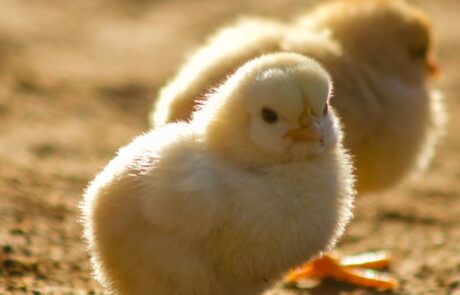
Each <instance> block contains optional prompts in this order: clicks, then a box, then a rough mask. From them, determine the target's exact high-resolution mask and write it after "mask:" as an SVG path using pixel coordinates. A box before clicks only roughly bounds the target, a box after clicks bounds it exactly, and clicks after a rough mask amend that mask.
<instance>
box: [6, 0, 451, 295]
mask: <svg viewBox="0 0 460 295" xmlns="http://www.w3.org/2000/svg"><path fill="white" fill-rule="evenodd" d="M313 2H318V1H306V0H270V1H264V0H249V1H244V0H238V1H235V0H233V1H230V0H228V1H213V0H198V1H187V0H168V1H167V0H132V1H129V0H94V1H84V0H81V1H60V0H38V1H27V0H0V294H22V293H27V294H99V293H102V289H101V287H100V286H98V284H97V283H96V282H95V281H94V280H93V279H92V277H91V270H90V267H89V263H88V256H87V254H86V252H85V245H84V243H83V241H82V239H81V227H80V225H79V224H78V222H77V220H78V207H77V206H78V202H79V200H80V198H81V195H82V191H83V189H84V188H85V186H86V185H87V183H88V181H89V180H91V179H92V178H93V177H94V175H95V174H96V173H97V172H98V171H99V169H100V168H101V167H103V166H104V165H105V164H106V163H107V161H108V160H109V159H110V158H112V157H113V155H114V152H115V151H116V150H117V148H118V147H120V146H122V145H124V144H126V143H128V142H129V141H130V140H131V139H132V138H133V137H134V136H136V135H137V134H139V133H140V132H142V131H145V130H147V128H148V124H147V114H148V112H149V109H150V106H151V103H152V101H153V99H154V98H155V96H156V93H157V91H158V89H159V87H161V85H163V84H164V83H165V82H166V81H167V79H168V78H170V77H171V75H172V74H173V73H174V71H175V70H176V69H177V67H178V66H179V65H180V63H181V62H182V61H183V60H184V58H185V57H186V56H187V54H189V53H190V52H191V51H192V50H193V49H194V48H196V46H198V45H199V44H200V43H201V42H203V40H204V38H205V36H206V34H208V33H209V32H211V31H213V30H214V29H215V28H216V27H217V26H219V25H221V24H224V23H225V22H227V21H229V20H231V19H233V18H234V17H236V16H237V15H239V14H241V13H245V14H257V15H266V16H275V17H281V18H285V17H288V16H292V15H295V14H297V13H299V12H301V11H303V10H304V9H306V8H308V6H309V5H310V4H311V3H313ZM415 2H416V3H418V4H420V5H421V6H422V7H424V8H425V9H426V10H427V11H428V13H429V14H430V15H431V16H432V17H433V20H434V23H435V25H436V33H437V41H438V58H439V61H440V63H441V65H442V69H443V77H442V79H441V80H440V81H439V82H436V85H434V86H435V87H436V88H439V89H441V90H442V91H443V93H444V95H445V98H446V104H447V106H448V110H449V115H450V121H449V124H448V130H447V131H448V134H447V136H446V137H445V138H444V140H443V141H442V142H441V144H440V147H439V149H438V154H437V157H436V159H435V161H434V162H433V164H432V166H431V167H430V169H429V171H428V172H427V173H425V174H424V175H423V176H422V177H421V178H419V179H416V180H410V181H406V182H405V183H404V184H403V185H402V186H401V187H399V188H396V189H394V190H392V191H391V192H388V193H385V194H379V195H372V196H368V197H366V198H362V199H359V200H358V202H357V208H356V218H355V219H354V220H353V222H352V224H351V226H350V227H349V229H348V231H347V234H346V236H345V238H344V239H343V240H342V241H341V243H340V245H339V249H340V251H342V252H344V253H355V252H359V251H366V250H370V249H381V248H385V249H388V250H390V251H391V252H392V253H393V255H394V258H395V261H394V263H393V265H392V266H391V268H390V271H391V272H392V273H393V274H394V275H395V276H397V277H398V279H399V280H400V281H401V285H402V286H401V289H400V290H399V291H398V292H395V293H388V294H460V227H459V225H460V181H459V180H460V154H459V151H460V133H459V132H458V130H460V100H459V99H458V96H457V93H458V92H460V70H459V69H460V57H459V56H460V55H459V52H460V33H459V32H460V21H459V18H460V1H458V0H438V1H432V0H420V1H415ZM276 293H279V294H374V293H375V291H373V290H370V289H360V288H354V287H351V286H348V285H346V284H342V283H336V282H332V281H325V282H323V283H322V284H320V285H319V286H316V287H314V288H311V289H307V290H295V291H292V290H280V291H279V292H276Z"/></svg>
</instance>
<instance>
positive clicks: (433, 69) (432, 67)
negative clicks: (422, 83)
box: [426, 56, 441, 78]
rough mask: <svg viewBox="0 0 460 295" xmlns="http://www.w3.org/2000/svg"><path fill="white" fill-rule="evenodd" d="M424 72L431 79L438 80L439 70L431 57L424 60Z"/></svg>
mask: <svg viewBox="0 0 460 295" xmlns="http://www.w3.org/2000/svg"><path fill="white" fill-rule="evenodd" d="M426 70H427V72H428V74H429V75H430V76H431V77H434V78H439V76H440V74H441V70H440V68H439V66H438V64H437V63H436V62H435V61H434V59H433V57H432V56H430V57H428V58H427V60H426Z"/></svg>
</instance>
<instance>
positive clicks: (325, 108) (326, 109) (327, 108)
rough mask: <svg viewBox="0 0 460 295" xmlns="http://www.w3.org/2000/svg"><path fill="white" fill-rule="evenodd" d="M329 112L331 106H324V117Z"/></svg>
mask: <svg viewBox="0 0 460 295" xmlns="http://www.w3.org/2000/svg"><path fill="white" fill-rule="evenodd" d="M328 112H329V104H328V103H326V105H325V106H324V110H323V116H326V115H327V113H328Z"/></svg>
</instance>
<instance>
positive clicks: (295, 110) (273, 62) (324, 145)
mask: <svg viewBox="0 0 460 295" xmlns="http://www.w3.org/2000/svg"><path fill="white" fill-rule="evenodd" d="M331 90H332V83H331V79H330V77H329V75H328V73H327V72H326V71H325V70H324V69H323V68H322V67H321V66H320V65H319V64H318V63H317V62H316V61H314V60H313V59H311V58H307V57H305V56H302V55H299V54H295V53H275V54H270V55H265V56H262V57H259V58H256V59H254V60H251V61H249V62H248V63H246V64H245V65H243V66H242V67H241V68H240V69H238V70H237V71H236V72H235V73H234V74H233V75H232V76H231V77H230V78H229V79H228V80H227V81H226V82H225V83H224V84H222V85H221V87H219V88H218V89H217V90H216V92H215V93H213V94H211V95H210V97H209V98H208V100H207V102H206V104H205V105H204V106H203V107H202V109H201V110H199V111H198V112H196V113H195V115H194V119H193V122H194V123H195V124H197V123H198V124H200V125H201V126H202V130H203V132H204V133H203V134H204V138H205V141H206V142H207V144H208V145H209V146H210V147H211V148H212V149H214V150H215V151H217V152H219V153H222V154H225V155H226V156H227V157H230V158H233V159H234V160H236V161H238V162H240V163H244V164H249V165H265V164H273V163H283V162H289V161H292V160H295V159H304V158H306V157H308V156H316V155H319V154H321V153H322V152H323V151H325V150H327V149H328V148H330V147H331V146H334V145H335V143H336V142H337V141H338V136H339V133H338V132H339V131H338V126H337V124H338V123H337V121H336V120H335V117H334V113H333V111H332V110H330V109H329V105H328V101H329V98H330V95H331Z"/></svg>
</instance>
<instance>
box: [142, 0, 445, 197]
mask: <svg viewBox="0 0 460 295" xmlns="http://www.w3.org/2000/svg"><path fill="white" fill-rule="evenodd" d="M432 39H433V37H432V26H431V23H430V21H429V19H428V17H427V16H426V15H425V14H424V13H423V12H422V11H420V10H419V9H417V8H415V7H413V6H411V5H409V4H407V3H405V2H403V1H399V0H351V1H334V2H330V3H327V4H323V5H320V6H318V7H317V8H316V9H315V10H313V11H312V12H310V13H308V14H306V15H304V16H302V17H300V18H299V19H298V20H296V21H295V22H293V23H291V24H284V23H280V22H276V21H272V20H266V19H246V20H243V21H240V22H237V23H236V24H235V25H234V26H230V27H227V28H224V29H222V30H220V31H219V32H217V34H216V35H215V36H213V37H212V38H211V39H210V40H209V41H208V42H207V44H206V45H205V46H204V47H203V48H201V49H200V50H198V51H197V53H196V54H195V55H193V56H192V57H191V59H190V60H189V62H187V63H186V64H185V65H184V66H183V68H182V69H181V70H180V71H179V73H178V75H177V76H176V77H175V78H174V79H173V80H172V81H171V82H170V83H169V85H167V86H166V87H165V88H164V89H163V90H162V92H161V94H160V97H159V98H158V101H157V104H156V108H155V110H154V111H153V112H152V115H151V121H152V125H154V126H161V125H163V124H165V123H167V122H172V121H176V120H187V119H189V118H190V114H191V112H192V110H193V107H194V105H195V104H196V102H197V101H199V100H202V99H204V97H203V94H204V93H206V92H207V91H208V89H209V88H210V87H212V86H213V85H215V84H217V83H219V81H221V80H223V79H225V77H226V76H227V75H228V74H229V73H232V72H233V71H234V70H235V69H236V68H238V67H239V66H240V65H241V64H243V63H244V62H245V61H247V60H248V59H251V58H253V57H255V56H258V55H260V54H262V53H268V52H276V51H293V52H298V53H302V54H306V55H308V56H311V57H313V58H315V59H317V60H319V61H320V62H321V63H322V64H323V65H324V66H325V67H326V68H327V69H328V71H329V72H330V74H331V76H332V78H333V80H334V84H335V97H334V99H333V100H332V102H331V104H332V105H333V106H334V107H335V109H336V110H337V113H338V115H339V116H340V117H341V119H342V121H343V124H344V129H345V130H344V131H345V140H344V145H345V147H346V148H348V149H349V150H350V152H351V154H352V155H353V157H354V158H355V166H356V174H357V189H358V192H359V193H366V192H373V191H379V190H382V189H386V188H389V187H391V186H393V185H395V184H397V183H398V182H400V181H401V180H402V179H403V178H404V176H406V175H408V174H410V172H412V171H414V170H420V169H416V168H424V167H426V166H427V164H428V163H429V160H430V159H431V157H432V155H433V151H434V147H435V144H436V142H437V141H438V138H439V137H440V135H441V133H442V132H441V131H442V125H443V122H444V112H443V109H442V103H441V101H440V97H439V94H436V93H434V92H433V93H430V91H429V89H428V85H427V78H428V77H429V76H431V74H434V73H435V72H436V66H435V64H434V63H433V61H432V53H433V40H432Z"/></svg>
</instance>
